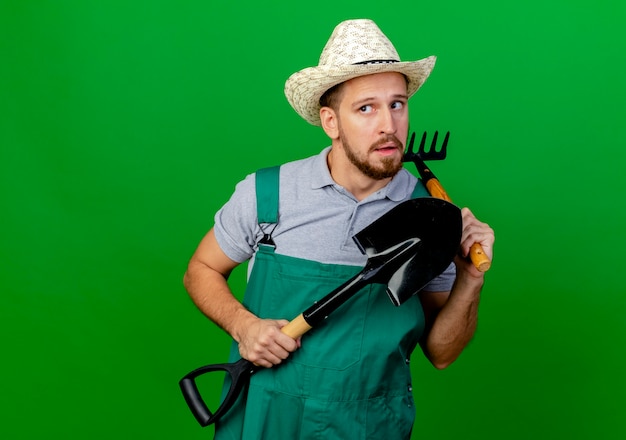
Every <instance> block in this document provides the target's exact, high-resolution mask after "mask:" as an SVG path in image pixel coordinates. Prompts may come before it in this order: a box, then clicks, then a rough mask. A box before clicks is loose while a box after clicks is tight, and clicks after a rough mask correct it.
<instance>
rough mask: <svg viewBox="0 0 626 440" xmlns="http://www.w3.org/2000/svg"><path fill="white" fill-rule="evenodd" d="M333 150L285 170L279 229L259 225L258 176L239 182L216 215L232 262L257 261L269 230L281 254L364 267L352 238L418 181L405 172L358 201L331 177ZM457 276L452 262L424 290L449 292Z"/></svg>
mask: <svg viewBox="0 0 626 440" xmlns="http://www.w3.org/2000/svg"><path fill="white" fill-rule="evenodd" d="M329 151H330V147H327V148H325V149H324V150H323V151H322V152H321V153H320V154H318V155H316V156H312V157H309V158H306V159H302V160H298V161H294V162H289V163H286V164H284V165H282V166H281V168H280V192H279V204H280V207H279V218H278V224H276V225H270V224H263V223H262V224H260V225H259V224H258V221H257V210H256V208H257V205H256V189H255V175H254V174H250V175H248V176H246V178H245V179H244V180H243V181H241V182H239V183H238V184H237V186H236V188H235V192H234V193H233V195H232V197H231V198H230V200H229V201H228V202H227V203H226V204H225V205H224V206H223V207H222V208H221V209H220V210H219V211H218V212H217V214H216V215H215V226H214V231H215V237H216V239H217V242H218V244H219V246H220V247H221V248H222V250H223V251H224V253H225V254H226V255H227V256H228V257H229V258H230V259H232V260H234V261H236V262H243V261H246V260H249V259H253V258H254V253H255V252H256V250H257V248H258V242H259V240H260V239H261V238H262V237H263V235H264V233H269V232H271V235H272V238H273V240H274V243H275V244H276V253H278V254H282V255H288V256H291V257H296V258H303V259H306V260H312V261H318V262H321V263H326V264H342V265H351V266H364V265H365V262H366V260H367V257H366V256H365V255H363V254H362V253H361V252H360V250H359V249H358V247H357V246H356V243H355V242H354V240H353V239H352V237H353V236H354V235H355V234H356V233H357V232H359V231H360V230H361V229H363V228H365V227H366V226H367V225H369V224H370V223H372V222H373V221H374V220H376V219H377V218H379V217H380V216H381V215H383V214H384V213H386V212H387V211H389V210H390V209H391V208H393V207H394V206H396V205H397V204H398V203H400V202H403V201H405V200H409V199H410V198H411V194H412V192H413V189H414V187H415V183H416V182H417V179H416V178H415V176H413V175H412V174H411V173H409V172H408V171H407V170H406V169H402V170H401V171H400V172H399V173H398V174H397V175H396V176H395V177H394V178H393V179H392V180H391V182H389V184H388V185H386V186H385V187H384V188H382V189H381V190H379V191H377V192H375V193H374V194H371V195H370V196H369V197H368V198H366V199H364V200H361V201H358V200H357V199H355V198H354V196H353V195H352V194H351V193H350V192H348V191H347V190H346V189H345V188H343V187H342V186H341V185H338V184H337V183H336V182H335V181H334V180H333V179H332V177H331V175H330V171H329V170H328V165H327V162H326V157H327V156H328V152H329ZM251 266H252V264H251V265H250V267H251ZM454 277H455V270H454V264H451V265H450V267H449V268H448V269H447V270H446V272H444V273H443V274H442V275H441V276H440V277H438V278H437V279H435V280H433V281H432V282H431V283H430V284H429V285H428V286H427V287H426V289H425V290H429V291H448V290H450V289H451V288H452V283H453V281H454Z"/></svg>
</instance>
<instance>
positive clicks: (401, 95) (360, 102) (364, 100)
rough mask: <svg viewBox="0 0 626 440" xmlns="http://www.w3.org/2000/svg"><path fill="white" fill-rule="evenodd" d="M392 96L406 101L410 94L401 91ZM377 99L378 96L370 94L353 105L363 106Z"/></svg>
mask: <svg viewBox="0 0 626 440" xmlns="http://www.w3.org/2000/svg"><path fill="white" fill-rule="evenodd" d="M391 97H392V98H393V100H397V99H403V100H405V101H408V100H409V95H408V94H405V93H399V94H396V95H392V96H391ZM376 99H377V98H376V97H374V96H369V97H367V98H361V99H358V100H356V101H354V102H353V103H352V106H353V107H362V106H364V105H365V104H367V103H369V102H372V101H376Z"/></svg>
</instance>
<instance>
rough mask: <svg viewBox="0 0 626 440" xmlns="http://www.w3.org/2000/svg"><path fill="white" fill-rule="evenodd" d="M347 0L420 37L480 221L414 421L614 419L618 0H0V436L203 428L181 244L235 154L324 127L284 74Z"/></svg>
mask: <svg viewBox="0 0 626 440" xmlns="http://www.w3.org/2000/svg"><path fill="white" fill-rule="evenodd" d="M361 17H370V18H373V19H375V20H376V21H377V22H378V24H379V25H380V27H381V28H382V29H383V30H384V31H385V32H386V33H387V35H388V36H389V37H390V38H391V39H392V40H393V41H394V42H395V44H396V46H397V48H398V51H399V52H400V54H401V56H402V57H403V58H405V59H417V58H421V57H424V56H427V55H431V54H435V55H438V57H439V59H438V63H437V67H436V68H435V71H434V73H433V75H432V76H431V78H430V79H429V80H428V82H427V83H426V85H425V86H424V88H423V89H422V90H421V91H420V92H419V93H418V95H416V97H415V98H413V100H412V104H411V122H412V126H413V127H414V128H415V129H416V130H418V131H421V130H428V131H431V132H432V131H434V130H443V131H445V130H450V131H451V133H452V136H451V141H450V145H449V156H448V159H446V161H445V162H440V163H433V164H432V167H433V169H434V170H435V172H436V174H437V175H438V177H439V178H440V180H441V181H442V183H443V184H444V186H445V187H446V189H447V190H448V192H449V193H450V195H451V196H452V197H453V199H454V200H455V201H456V202H457V203H458V204H459V205H469V206H471V207H472V208H473V210H474V211H475V213H476V214H477V215H478V216H479V217H480V218H482V219H484V220H485V221H487V222H488V223H490V224H491V225H492V226H493V227H494V229H495V230H496V233H497V242H496V257H495V260H494V264H493V267H492V270H491V271H490V272H489V273H488V275H487V279H488V280H487V282H488V284H487V285H486V287H485V289H484V295H483V300H482V306H481V319H480V324H479V330H478V332H477V334H476V337H475V339H474V341H473V342H472V343H471V344H470V346H469V347H468V349H467V350H466V352H465V353H464V354H463V355H462V356H461V358H460V359H459V360H458V361H457V363H456V364H454V365H453V366H451V367H450V368H449V369H448V370H445V371H443V372H439V371H435V370H434V369H433V368H431V367H430V366H428V365H427V364H426V361H425V360H423V358H422V357H421V356H416V357H415V358H416V359H420V360H419V362H415V367H414V368H415V375H416V380H415V384H414V388H415V393H416V397H417V399H418V401H419V405H418V415H417V416H418V422H417V425H416V430H415V435H414V437H415V438H439V439H452V438H460V437H463V438H471V439H484V438H494V439H496V438H506V439H528V438H535V439H537V438H542V439H544V438H545V439H553V438H576V439H584V438H589V439H599V438H602V439H613V438H614V439H621V438H624V437H625V436H626V422H625V421H624V411H625V409H626V380H625V375H626V373H625V372H624V371H625V365H624V364H625V355H624V347H625V346H626V336H625V335H626V288H625V287H624V285H623V279H624V275H623V272H622V271H623V270H624V268H623V263H624V256H623V255H624V249H626V238H625V233H624V230H623V225H624V224H626V209H625V202H624V195H623V192H624V188H625V185H624V183H623V177H622V176H623V173H622V172H621V170H622V168H623V166H624V162H625V160H624V159H625V157H626V155H625V153H624V151H625V149H626V136H625V134H624V122H625V120H626V118H625V116H626V108H625V102H626V86H625V85H624V73H625V69H626V37H625V36H624V31H623V22H624V20H625V19H626V7H625V3H624V2H623V1H618V0H595V1H580V0H578V1H576V0H528V1H525V2H514V3H508V2H501V1H485V2H465V1H458V0H457V1H451V2H418V1H416V2H404V3H403V4H394V3H393V2H391V3H389V2H388V3H385V2H380V1H369V0H362V1H345V2H337V1H326V0H324V1H319V2H313V3H306V4H304V3H303V4H299V3H297V2H293V1H289V2H288V1H276V2H271V4H270V3H265V2H251V1H241V2H233V1H224V2H218V1H215V0H209V1H196V0H193V1H166V0H154V1H133V0H126V1H119V0H116V1H106V2H105V1H103V2H96V1H93V2H90V1H69V0H58V1H52V0H49V1H43V0H41V1H34V0H32V1H28V0H14V1H10V0H4V1H1V2H0V206H1V208H0V225H1V227H0V290H1V295H0V335H2V336H1V338H2V339H1V340H2V361H1V362H0V402H1V405H2V406H1V408H0V414H1V417H2V423H0V437H1V438H5V439H36V438H86V439H87V438H89V439H100V438H102V439H105V438H124V439H138V438H158V439H173V438H185V439H192V438H198V439H200V438H210V436H211V432H212V431H211V428H206V429H202V428H200V427H199V426H198V425H197V424H196V422H195V420H194V419H193V417H192V416H191V413H190V412H189V411H188V409H187V408H186V406H185V404H184V402H183V400H182V397H181V395H180V393H179V390H178V385H177V382H178V379H179V378H180V377H181V376H182V375H184V374H185V373H187V372H188V371H189V370H191V369H193V368H195V367H198V366H200V365H204V364H208V363H214V362H222V361H224V360H225V359H226V347H227V346H228V340H227V338H226V337H225V336H224V335H223V334H222V333H221V332H220V331H219V330H217V329H216V328H215V327H214V326H213V325H212V324H210V323H209V322H208V321H207V320H205V319H204V318H203V317H202V316H201V315H200V314H199V312H198V311H197V310H196V309H195V307H194V306H193V305H192V303H191V302H190V300H189V299H188V297H187V295H186V293H185V291H184V289H183V287H182V283H181V279H182V275H183V272H184V270H185V266H186V263H187V260H188V258H189V257H190V255H191V253H192V252H193V250H194V248H195V246H196V244H197V242H198V241H199V240H200V238H201V237H202V235H203V234H204V233H205V232H206V231H207V230H208V229H209V228H210V227H211V226H212V221H213V213H214V212H215V211H216V209H217V208H218V207H219V206H220V205H221V204H222V203H223V202H224V201H225V200H226V199H227V197H228V196H229V195H230V192H231V191H232V189H233V186H234V184H235V183H236V182H237V181H238V180H239V179H241V178H242V177H243V176H244V175H245V174H247V173H249V172H252V171H254V170H255V169H256V168H258V167H261V166H266V165H271V164H276V163H279V162H283V161H287V160H291V159H296V158H300V157H304V156H308V155H311V154H315V153H316V152H318V151H319V150H320V149H321V148H322V147H323V146H325V145H326V143H327V141H326V139H325V138H324V136H323V135H322V133H321V130H319V129H318V128H315V127H312V126H309V125H307V124H306V123H305V122H304V121H303V120H301V119H300V118H299V117H298V116H297V115H296V114H295V113H294V112H293V111H292V110H291V108H290V107H289V105H288V104H287V102H286V100H285V98H284V96H283V94H282V88H283V84H284V81H285V79H286V78H287V77H288V76H289V75H290V74H291V73H292V72H294V71H296V70H299V69H301V68H304V67H307V66H311V65H315V64H316V63H317V59H318V56H319V52H320V51H321V49H322V47H323V45H324V43H325V42H326V40H327V38H328V36H329V35H330V33H331V31H332V29H333V27H334V26H335V24H337V23H338V22H339V21H341V20H343V19H346V18H361ZM242 278H243V271H239V272H238V273H237V274H236V276H235V277H234V279H233V287H234V289H236V290H237V291H238V292H240V291H241V288H242V286H243V283H242ZM286 416H288V415H286Z"/></svg>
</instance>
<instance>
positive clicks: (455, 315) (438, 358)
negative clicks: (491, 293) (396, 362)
mask: <svg viewBox="0 0 626 440" xmlns="http://www.w3.org/2000/svg"><path fill="white" fill-rule="evenodd" d="M482 285H483V279H482V278H473V277H458V278H457V280H456V281H455V284H454V286H453V287H452V290H451V292H450V296H449V297H448V300H447V301H446V303H445V305H444V306H443V307H442V308H441V310H440V311H439V313H438V314H437V317H436V318H435V320H434V322H433V323H432V327H431V328H430V331H429V332H428V335H427V337H426V339H425V340H424V341H423V342H422V349H423V351H424V353H425V355H426V356H427V357H428V359H429V360H430V362H431V363H432V364H433V365H434V366H435V367H436V368H439V369H443V368H446V367H447V366H449V365H450V364H451V363H452V362H454V361H455V360H456V358H457V357H458V356H459V355H460V354H461V352H462V351H463V349H464V348H465V346H466V345H467V344H468V343H469V341H470V340H471V339H472V337H473V335H474V332H475V331H476V325H477V321H478V304H479V301H480V291H481V289H482Z"/></svg>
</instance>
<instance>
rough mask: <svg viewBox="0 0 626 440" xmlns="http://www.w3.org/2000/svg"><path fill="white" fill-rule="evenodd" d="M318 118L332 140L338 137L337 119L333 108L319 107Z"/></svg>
mask: <svg viewBox="0 0 626 440" xmlns="http://www.w3.org/2000/svg"><path fill="white" fill-rule="evenodd" d="M320 120H321V121H322V128H323V129H324V132H325V133H326V135H327V136H328V137H329V138H331V139H333V140H335V139H339V121H338V120H337V113H336V112H335V110H333V109H332V108H330V107H322V108H321V109H320Z"/></svg>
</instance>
